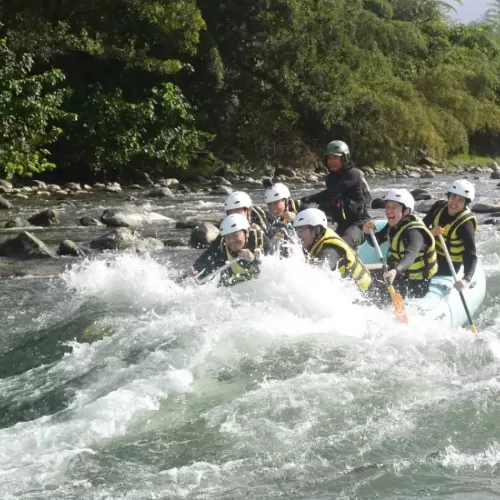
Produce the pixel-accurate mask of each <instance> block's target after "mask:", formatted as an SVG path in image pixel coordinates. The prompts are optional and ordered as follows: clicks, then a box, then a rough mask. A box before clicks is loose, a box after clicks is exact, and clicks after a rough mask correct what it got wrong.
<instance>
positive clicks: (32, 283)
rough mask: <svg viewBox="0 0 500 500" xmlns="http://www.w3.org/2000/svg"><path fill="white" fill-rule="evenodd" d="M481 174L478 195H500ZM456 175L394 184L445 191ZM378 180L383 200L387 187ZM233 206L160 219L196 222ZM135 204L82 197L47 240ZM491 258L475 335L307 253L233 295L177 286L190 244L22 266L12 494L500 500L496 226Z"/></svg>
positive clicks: (2, 364)
mask: <svg viewBox="0 0 500 500" xmlns="http://www.w3.org/2000/svg"><path fill="white" fill-rule="evenodd" d="M479 177H480V179H478V180H476V181H475V182H476V186H477V188H478V191H479V196H478V198H479V200H481V199H490V198H492V197H495V184H496V182H495V181H491V180H489V179H488V177H487V176H484V175H480V176H479ZM449 180H450V178H449V177H438V178H437V179H435V180H433V181H432V185H431V186H430V187H429V185H427V184H425V183H424V182H423V181H419V180H405V181H404V182H402V181H399V182H397V183H395V185H398V186H400V187H401V186H403V185H404V186H405V187H410V188H413V187H417V186H418V187H421V186H422V185H424V187H426V188H429V189H430V190H431V191H432V192H433V193H435V194H436V195H441V194H442V193H443V186H444V185H445V184H446V182H448V181H449ZM371 184H372V187H373V191H374V193H373V194H374V196H380V195H382V194H383V192H384V190H385V189H386V188H387V185H388V181H387V180H376V181H375V180H371ZM306 191H311V188H308V189H305V188H304V189H301V190H300V191H299V192H298V194H302V193H303V192H306ZM251 194H252V195H253V198H254V199H255V200H260V199H262V189H261V190H252V191H251ZM222 201H223V197H214V196H208V195H207V196H203V200H202V199H201V196H200V195H186V197H185V198H184V199H183V200H182V201H175V202H172V201H167V202H163V201H159V202H158V201H157V202H156V203H157V205H156V206H155V207H154V210H155V211H157V212H159V213H162V214H165V215H169V216H172V217H173V218H175V219H183V218H186V217H188V216H190V215H195V214H209V213H220V212H221V210H222ZM125 203H126V202H125V201H123V200H122V201H120V200H117V199H116V198H113V200H109V199H108V200H105V199H99V198H98V197H95V198H85V199H82V198H80V199H78V200H76V201H75V205H76V206H75V207H66V208H64V209H61V210H60V211H59V213H60V217H61V224H60V226H59V227H56V228H49V229H43V230H40V231H38V232H37V235H39V236H40V237H41V238H42V239H43V240H44V241H47V242H49V243H51V244H55V243H58V242H59V241H60V240H61V239H64V238H70V239H73V240H75V241H84V240H89V239H91V238H92V237H94V236H95V235H96V234H98V233H102V232H103V231H104V230H103V229H101V228H87V229H84V228H79V227H78V226H77V224H76V220H77V218H78V217H80V216H81V215H84V214H85V215H90V216H98V215H100V213H102V210H103V209H104V208H106V207H109V206H113V205H120V206H122V205H123V204H125ZM54 205H55V202H54V201H51V202H42V201H37V202H34V201H33V202H28V203H26V202H24V203H23V205H22V206H20V205H19V206H18V207H16V208H15V209H14V210H12V211H11V212H10V215H14V214H20V215H21V216H26V214H28V213H33V212H34V211H36V210H37V209H39V208H41V207H43V206H54ZM5 217H7V215H6V216H5ZM13 232H14V233H15V232H16V231H10V232H3V233H2V234H1V235H0V238H1V239H3V238H5V237H7V236H11V235H12V233H13ZM188 234H189V230H184V231H182V230H171V229H169V230H162V232H161V233H160V236H161V237H176V238H178V237H181V238H187V235H188ZM478 248H479V253H480V256H481V260H482V262H483V265H484V268H485V271H486V274H487V277H488V285H487V297H486V300H485V302H484V304H483V306H482V307H481V309H480V310H479V311H478V313H477V316H476V322H477V323H476V324H477V327H478V330H479V332H480V334H479V336H478V338H475V337H474V336H473V335H472V334H471V333H470V332H469V331H468V330H467V329H461V330H456V331H451V330H447V329H446V328H443V327H442V326H440V325H439V324H438V323H433V322H430V321H429V320H426V318H413V319H412V320H411V322H410V325H399V324H395V323H394V322H393V320H392V314H391V312H387V311H382V310H378V309H375V308H373V307H371V308H370V307H362V306H360V305H353V303H352V301H353V298H355V295H356V292H355V291H354V290H353V289H352V288H349V287H347V288H346V286H345V285H343V284H342V283H341V282H340V280H339V279H338V278H337V277H336V276H332V275H330V274H329V273H325V272H322V271H321V270H318V269H311V268H308V267H306V266H305V265H304V264H303V263H302V261H301V260H300V259H299V258H293V259H290V260H281V261H280V260H278V259H276V258H274V257H269V258H267V259H266V260H265V262H264V266H263V271H262V275H261V278H260V279H259V280H257V281H253V282H249V283H245V284H243V285H240V286H239V287H235V288H233V289H229V290H227V289H217V288H216V286H215V284H209V285H206V286H204V287H197V288H195V287H185V288H182V287H180V286H177V285H176V284H175V283H174V282H173V281H172V277H173V276H175V275H176V274H177V273H178V271H179V270H180V269H182V268H184V267H185V266H187V265H188V264H189V263H190V262H191V261H192V260H193V259H194V258H195V257H196V255H198V253H199V251H197V250H192V249H189V248H187V247H181V248H170V249H169V248H167V249H165V250H164V251H162V252H160V253H158V254H155V255H153V256H139V255H135V254H127V253H122V254H116V253H115V254H110V255H100V256H97V257H93V258H90V259H87V260H81V259H72V258H60V259H57V260H54V261H43V262H42V261H36V262H29V263H24V264H22V266H23V269H24V272H25V274H26V275H25V276H22V277H18V278H11V279H2V280H1V282H0V299H1V302H0V322H1V325H2V327H1V330H0V339H1V342H0V498H1V499H4V500H11V499H23V500H28V499H30V500H32V499H33V500H35V499H37V500H38V499H75V500H76V499H82V500H83V499H88V500H90V499H92V500H98V499H99V500H104V499H106V500H108V499H124V500H125V499H127V500H143V499H144V500H146V499H200V500H201V499H204V500H212V499H213V500H215V499H217V500H221V499H227V500H233V499H256V500H257V499H259V500H261V499H274V498H284V499H317V500H326V499H345V500H347V499H351V500H354V499H375V498H383V499H394V500H395V499H397V500H403V499H410V498H411V499H414V498H440V499H441V498H442V499H453V500H462V499H468V500H469V499H478V500H479V499H481V500H487V499H490V498H498V497H499V495H500V474H499V473H500V426H499V425H498V422H499V421H500V382H499V378H498V377H499V373H500V349H498V340H496V337H497V335H498V333H499V332H500V329H499V322H498V319H497V318H498V312H499V310H500V305H498V297H499V296H500V257H499V255H500V239H499V236H498V232H497V230H496V229H495V227H494V226H481V227H480V230H479V233H478Z"/></svg>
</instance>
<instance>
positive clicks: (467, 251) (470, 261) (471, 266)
mask: <svg viewBox="0 0 500 500" xmlns="http://www.w3.org/2000/svg"><path fill="white" fill-rule="evenodd" d="M457 236H458V237H459V238H460V239H461V240H462V241H463V244H464V277H463V278H462V279H464V280H465V281H467V283H470V281H471V280H472V277H473V276H474V272H475V271H476V265H477V253H476V233H475V231H474V223H473V222H472V221H467V222H466V223H465V224H462V225H461V226H460V227H459V228H458V230H457Z"/></svg>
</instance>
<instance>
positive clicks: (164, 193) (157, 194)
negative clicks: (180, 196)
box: [146, 187, 175, 199]
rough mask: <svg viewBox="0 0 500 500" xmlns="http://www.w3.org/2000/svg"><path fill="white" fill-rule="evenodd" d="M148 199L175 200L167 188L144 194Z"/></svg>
mask: <svg viewBox="0 0 500 500" xmlns="http://www.w3.org/2000/svg"><path fill="white" fill-rule="evenodd" d="M146 196H149V197H150V198H169V199H173V198H175V196H174V193H172V191H170V189H169V188H168V187H157V188H154V189H150V190H149V191H147V192H146Z"/></svg>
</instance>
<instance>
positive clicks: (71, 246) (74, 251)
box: [57, 240, 88, 257]
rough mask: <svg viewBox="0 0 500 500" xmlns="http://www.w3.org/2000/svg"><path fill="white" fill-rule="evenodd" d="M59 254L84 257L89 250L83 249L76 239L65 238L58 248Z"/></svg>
mask: <svg viewBox="0 0 500 500" xmlns="http://www.w3.org/2000/svg"><path fill="white" fill-rule="evenodd" d="M57 253H58V255H70V256H71V257H84V256H85V255H87V253H88V252H85V251H84V250H82V249H81V248H80V247H79V246H78V245H77V244H76V243H75V242H74V241H71V240H63V241H61V243H60V244H59V249H58V250H57Z"/></svg>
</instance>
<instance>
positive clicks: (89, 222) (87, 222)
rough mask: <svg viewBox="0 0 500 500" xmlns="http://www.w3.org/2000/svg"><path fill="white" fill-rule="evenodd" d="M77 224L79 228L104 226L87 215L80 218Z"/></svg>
mask: <svg viewBox="0 0 500 500" xmlns="http://www.w3.org/2000/svg"><path fill="white" fill-rule="evenodd" d="M78 222H79V223H80V226H104V224H103V223H102V222H101V221H100V220H97V219H94V218H93V217H89V216H88V215H84V216H83V217H80V219H79V220H78Z"/></svg>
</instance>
